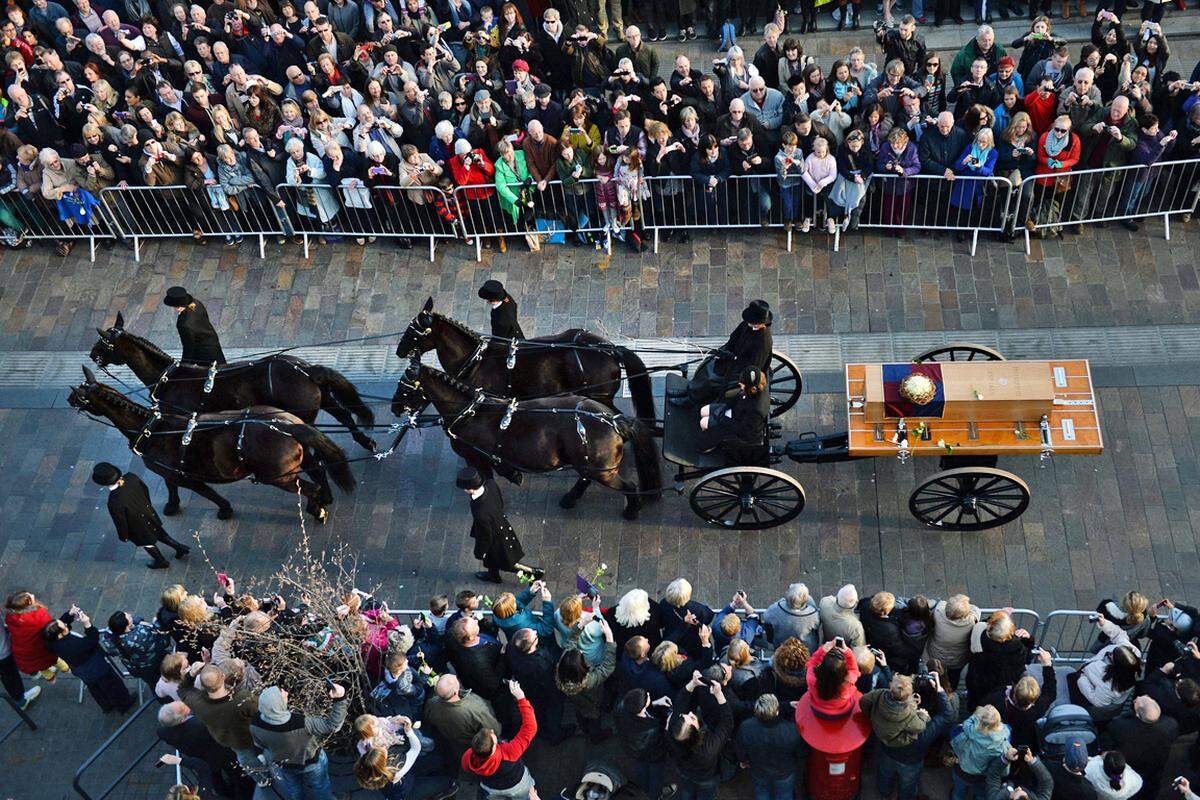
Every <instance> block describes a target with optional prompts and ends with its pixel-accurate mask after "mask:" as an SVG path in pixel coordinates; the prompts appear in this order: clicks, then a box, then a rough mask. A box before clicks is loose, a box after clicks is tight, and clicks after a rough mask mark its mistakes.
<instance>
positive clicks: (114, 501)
mask: <svg viewBox="0 0 1200 800" xmlns="http://www.w3.org/2000/svg"><path fill="white" fill-rule="evenodd" d="M92 480H93V481H95V482H96V483H97V484H99V485H100V486H104V487H107V488H108V513H109V516H111V517H112V521H113V525H115V526H116V528H117V538H118V539H120V540H121V541H122V542H133V543H134V544H135V545H137V546H138V547H144V548H146V552H147V553H149V554H150V558H151V559H153V560H152V561H151V562H150V563H149V564H147V565H146V566H148V567H149V568H150V569H166V568H167V567H169V566H171V562H170V561H167V559H166V558H165V557H164V556H163V554H162V552H161V551H160V550H159V549H158V544H157V543H158V542H162V543H163V544H165V545H167V546H169V547H171V548H172V549H174V551H175V557H176V558H183V557H185V556H186V555H187V554H188V552H189V548H187V547H186V546H184V545H182V544H180V543H179V542H177V541H175V540H174V539H172V538H171V537H170V535H169V534H168V533H167V531H166V529H164V528H163V524H162V520H161V519H159V516H158V512H157V511H155V510H154V506H153V505H151V503H150V490H149V489H147V488H146V484H145V483H143V482H142V479H141V478H139V477H138V476H137V475H135V474H133V473H132V472H126V473H125V474H124V475H122V474H121V470H119V469H117V467H116V466H115V465H113V464H109V463H108V462H107V461H101V462H100V463H99V464H97V465H96V466H95V467H94V468H93V469H92Z"/></svg>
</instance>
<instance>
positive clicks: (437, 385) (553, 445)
mask: <svg viewBox="0 0 1200 800" xmlns="http://www.w3.org/2000/svg"><path fill="white" fill-rule="evenodd" d="M393 403H394V405H393V409H398V411H399V413H398V415H402V414H406V413H407V414H410V415H411V414H414V413H416V411H417V410H418V409H421V408H424V407H425V405H426V404H427V403H433V405H434V407H435V408H436V409H437V410H438V413H439V414H440V415H441V424H442V427H443V428H444V429H445V430H446V433H447V435H448V436H449V437H450V446H451V447H452V448H453V449H454V452H456V453H458V455H460V456H462V458H463V459H465V460H466V462H467V463H468V464H470V465H471V466H473V467H475V468H476V469H478V470H479V471H480V473H481V474H483V475H485V476H487V477H491V475H492V473H493V471H495V472H498V473H499V474H501V475H503V476H504V477H506V478H508V479H510V480H513V481H514V482H517V479H518V478H519V476H520V475H521V473H524V472H550V471H552V470H558V469H565V468H567V467H570V468H572V469H574V470H575V471H576V472H578V473H579V480H578V481H577V482H576V483H575V486H574V487H572V489H571V490H570V491H569V492H567V494H566V495H564V496H563V498H562V500H560V501H559V505H561V506H562V507H563V508H571V507H572V506H574V505H575V503H576V501H578V500H579V498H580V497H581V496H582V495H583V492H584V490H585V489H587V487H588V485H589V484H590V483H591V482H592V481H593V480H594V481H598V482H599V483H602V484H604V485H605V486H608V487H610V488H612V489H616V490H617V491H620V492H623V493H625V510H624V516H625V518H626V519H636V518H637V515H638V511H639V510H640V509H641V506H642V499H641V498H642V496H643V495H644V496H645V497H646V498H647V499H648V500H650V499H653V498H655V497H657V496H658V493H659V491H660V490H661V489H662V475H661V473H660V471H659V466H658V448H657V447H656V446H655V443H654V437H653V436H652V434H651V433H650V430H649V429H648V428H647V427H646V425H645V424H643V423H642V422H641V421H640V420H638V419H637V418H635V417H629V416H626V415H624V414H615V413H613V412H612V410H611V409H609V408H608V407H607V406H605V405H603V404H601V403H599V402H597V401H595V400H592V399H590V398H587V397H581V396H579V395H562V396H559V397H552V398H542V399H536V400H523V401H517V400H511V401H510V400H505V399H502V398H497V397H493V396H491V395H487V394H485V393H484V392H483V391H481V390H479V389H476V388H473V387H470V386H467V385H466V384H464V383H462V382H461V381H457V380H455V379H454V378H451V377H450V376H449V375H447V374H446V373H444V372H442V371H440V370H436V369H433V368H432V367H426V366H422V365H421V364H419V363H418V362H416V361H413V362H412V364H411V365H410V366H409V368H408V370H406V371H405V373H404V377H403V378H401V380H400V385H399V386H398V387H397V389H396V397H395V400H394V401H393ZM626 442H629V443H630V444H632V446H633V456H634V464H635V465H636V468H637V475H638V482H637V484H636V485H634V484H633V483H631V482H630V481H627V480H625V479H623V478H622V477H621V473H620V467H621V459H622V457H623V456H624V453H625V443H626Z"/></svg>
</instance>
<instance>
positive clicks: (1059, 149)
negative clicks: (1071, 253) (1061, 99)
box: [1025, 114, 1080, 235]
mask: <svg viewBox="0 0 1200 800" xmlns="http://www.w3.org/2000/svg"><path fill="white" fill-rule="evenodd" d="M1079 150H1080V145H1079V137H1078V136H1076V135H1075V134H1074V133H1073V132H1072V131H1071V118H1070V117H1069V116H1067V115H1066V114H1063V115H1061V116H1059V117H1058V118H1056V119H1055V120H1054V124H1053V125H1051V126H1050V130H1048V131H1046V132H1045V133H1043V134H1042V136H1041V138H1040V139H1038V147H1037V168H1036V169H1035V170H1034V173H1035V174H1036V175H1037V176H1038V177H1036V178H1035V179H1034V182H1033V202H1031V203H1030V204H1029V217H1028V218H1027V219H1026V220H1025V227H1026V229H1028V230H1029V231H1031V232H1032V231H1035V230H1037V225H1038V222H1039V221H1040V222H1041V223H1042V224H1045V223H1046V222H1059V221H1061V217H1062V202H1061V201H1062V196H1063V195H1064V194H1066V193H1067V192H1068V191H1069V190H1070V188H1071V178H1070V176H1069V175H1064V174H1063V173H1067V172H1070V171H1071V170H1072V169H1074V168H1075V165H1076V164H1078V163H1079ZM1045 230H1047V231H1050V232H1052V235H1057V234H1058V233H1059V232H1060V231H1059V229H1058V228H1047V229H1045Z"/></svg>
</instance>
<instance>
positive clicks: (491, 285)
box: [479, 280, 508, 303]
mask: <svg viewBox="0 0 1200 800" xmlns="http://www.w3.org/2000/svg"><path fill="white" fill-rule="evenodd" d="M479 296H480V297H482V298H483V299H484V300H490V301H492V302H493V303H499V302H500V301H501V300H503V299H504V298H505V297H507V296H508V292H506V291H504V284H503V283H501V282H500V281H496V280H488V281H484V282H483V286H480V287H479Z"/></svg>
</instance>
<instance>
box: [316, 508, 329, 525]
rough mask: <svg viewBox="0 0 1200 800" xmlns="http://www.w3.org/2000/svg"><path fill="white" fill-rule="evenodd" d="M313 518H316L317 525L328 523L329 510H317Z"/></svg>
mask: <svg viewBox="0 0 1200 800" xmlns="http://www.w3.org/2000/svg"><path fill="white" fill-rule="evenodd" d="M313 516H314V517H316V518H317V523H318V524H320V525H324V524H325V523H326V522H328V521H329V510H328V509H325V508H322V509H318V510H317V513H316V514H313Z"/></svg>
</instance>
